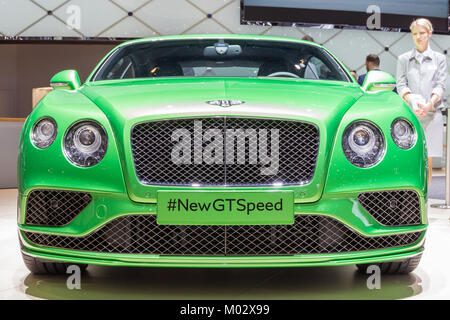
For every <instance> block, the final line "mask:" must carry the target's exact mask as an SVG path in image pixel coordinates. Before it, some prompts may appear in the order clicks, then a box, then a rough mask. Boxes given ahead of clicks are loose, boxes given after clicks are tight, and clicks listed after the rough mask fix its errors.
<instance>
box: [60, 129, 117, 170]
mask: <svg viewBox="0 0 450 320" xmlns="http://www.w3.org/2000/svg"><path fill="white" fill-rule="evenodd" d="M107 147H108V137H107V135H106V132H105V130H104V129H103V127H102V126H101V125H99V124H98V123H96V122H94V121H81V122H77V123H75V124H74V125H72V126H71V127H70V129H69V130H68V131H67V133H66V136H65V137H64V153H65V154H66V156H67V158H68V159H69V160H70V161H71V162H73V163H74V164H76V165H77V166H80V167H92V166H94V165H96V164H97V163H99V162H100V161H101V160H102V159H103V157H104V156H105V154H106V149H107Z"/></svg>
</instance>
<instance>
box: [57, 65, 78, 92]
mask: <svg viewBox="0 0 450 320" xmlns="http://www.w3.org/2000/svg"><path fill="white" fill-rule="evenodd" d="M50 86H51V87H53V89H55V90H58V89H67V90H76V89H78V88H79V87H80V86H81V83H80V77H79V76H78V72H76V71H75V70H64V71H61V72H58V73H57V74H55V75H54V76H53V78H52V79H51V80H50Z"/></svg>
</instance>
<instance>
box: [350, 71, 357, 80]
mask: <svg viewBox="0 0 450 320" xmlns="http://www.w3.org/2000/svg"><path fill="white" fill-rule="evenodd" d="M350 73H351V74H352V76H353V78H355V80H356V81H358V74H357V73H356V70H352V71H350Z"/></svg>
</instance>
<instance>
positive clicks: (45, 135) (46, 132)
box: [31, 118, 57, 149]
mask: <svg viewBox="0 0 450 320" xmlns="http://www.w3.org/2000/svg"><path fill="white" fill-rule="evenodd" d="M56 132H57V127H56V123H55V121H54V120H53V119H51V118H43V119H41V120H39V121H38V122H36V123H35V124H34V127H33V131H32V134H31V140H32V141H33V144H34V145H35V146H36V147H38V148H40V149H44V148H47V147H49V146H50V145H51V144H52V143H53V141H55V138H56Z"/></svg>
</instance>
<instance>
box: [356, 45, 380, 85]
mask: <svg viewBox="0 0 450 320" xmlns="http://www.w3.org/2000/svg"><path fill="white" fill-rule="evenodd" d="M366 70H367V72H369V71H371V70H380V58H379V57H378V56H377V55H376V54H373V53H372V54H369V55H368V56H367V57H366ZM366 74H367V73H364V74H362V75H360V76H359V78H358V83H359V85H360V86H362V85H363V83H364V79H366Z"/></svg>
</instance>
